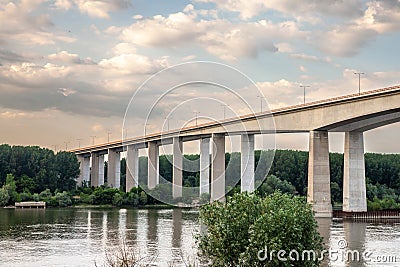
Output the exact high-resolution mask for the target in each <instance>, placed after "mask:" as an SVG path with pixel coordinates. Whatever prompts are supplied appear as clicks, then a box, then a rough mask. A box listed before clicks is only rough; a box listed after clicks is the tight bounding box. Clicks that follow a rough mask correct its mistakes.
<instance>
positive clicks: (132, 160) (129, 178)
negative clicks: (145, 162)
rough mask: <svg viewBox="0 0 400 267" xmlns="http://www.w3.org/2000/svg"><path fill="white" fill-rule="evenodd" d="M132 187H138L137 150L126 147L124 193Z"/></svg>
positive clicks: (132, 147)
mask: <svg viewBox="0 0 400 267" xmlns="http://www.w3.org/2000/svg"><path fill="white" fill-rule="evenodd" d="M133 187H139V149H138V148H137V147H135V146H128V147H127V155H126V192H129V191H131V189H132V188H133Z"/></svg>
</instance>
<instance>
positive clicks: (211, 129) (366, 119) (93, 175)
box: [70, 85, 400, 217]
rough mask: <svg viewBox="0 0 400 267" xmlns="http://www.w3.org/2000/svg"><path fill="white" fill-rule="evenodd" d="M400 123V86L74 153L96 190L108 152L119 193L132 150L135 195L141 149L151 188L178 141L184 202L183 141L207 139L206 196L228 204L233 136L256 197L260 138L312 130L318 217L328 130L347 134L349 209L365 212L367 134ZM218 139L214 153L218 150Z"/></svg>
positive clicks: (176, 162) (324, 206) (325, 197)
mask: <svg viewBox="0 0 400 267" xmlns="http://www.w3.org/2000/svg"><path fill="white" fill-rule="evenodd" d="M271 118H272V119H271ZM399 121H400V85H397V86H392V87H387V88H381V89H377V90H372V91H367V92H363V93H360V94H352V95H346V96H341V97H336V98H330V99H326V100H321V101H316V102H311V103H307V104H301V105H295V106H289V107H285V108H280V109H275V110H272V111H270V112H264V113H263V112H261V113H256V114H250V115H246V116H241V117H235V118H230V119H226V120H223V121H220V122H209V123H204V124H199V125H196V126H191V127H185V128H182V129H177V130H170V131H165V132H160V133H152V134H146V135H145V136H139V137H136V138H131V139H127V140H118V141H114V142H109V143H105V144H98V145H94V146H88V147H83V148H79V149H74V150H70V151H71V152H73V153H75V154H76V155H77V157H78V160H79V162H80V168H81V173H80V176H79V178H78V184H81V183H82V182H83V181H86V182H89V181H90V182H91V185H92V186H99V185H102V184H104V155H105V154H108V170H107V172H108V173H107V177H108V185H109V186H112V187H116V188H119V186H120V153H121V152H122V151H127V159H126V160H127V166H129V168H127V172H126V190H127V191H129V190H130V189H131V188H132V187H137V186H138V179H139V149H144V148H147V149H148V184H147V185H148V188H149V189H152V188H155V187H156V185H157V184H158V183H159V170H158V158H159V147H160V146H162V145H167V144H172V145H173V181H172V192H173V197H174V198H177V197H181V196H182V170H181V166H182V161H183V153H182V144H183V142H186V141H193V140H199V141H200V170H201V171H200V194H202V193H210V195H211V200H212V201H214V200H224V196H225V137H226V136H227V135H228V134H229V135H232V134H237V135H240V136H241V169H242V171H241V190H242V191H250V192H251V191H253V190H254V164H255V163H254V135H257V134H271V133H278V134H279V133H305V132H307V133H309V163H308V164H309V166H308V193H307V199H308V201H309V202H310V203H312V205H313V209H314V211H315V212H316V215H317V216H319V217H330V216H332V205H331V192H330V169H329V140H328V138H329V136H328V133H329V132H344V133H345V147H344V174H343V176H344V177H343V211H352V212H362V211H366V210H367V200H366V199H367V198H366V183H365V162H364V134H363V133H364V132H365V131H369V130H372V129H375V128H378V127H381V126H384V125H388V124H392V123H395V122H399ZM210 140H211V141H212V142H213V144H214V145H213V149H210ZM210 153H211V155H212V157H211V158H212V159H213V161H212V162H210ZM90 162H91V166H92V167H91V168H90ZM210 163H211V164H210ZM210 168H211V177H210V175H209V170H210Z"/></svg>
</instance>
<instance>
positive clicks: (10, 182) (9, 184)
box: [3, 174, 18, 205]
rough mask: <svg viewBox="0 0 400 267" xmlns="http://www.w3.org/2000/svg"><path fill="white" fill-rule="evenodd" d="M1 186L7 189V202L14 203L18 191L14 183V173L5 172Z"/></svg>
mask: <svg viewBox="0 0 400 267" xmlns="http://www.w3.org/2000/svg"><path fill="white" fill-rule="evenodd" d="M3 188H4V189H5V190H6V191H7V193H8V196H9V200H8V202H9V204H12V205H13V204H14V203H15V202H16V201H17V198H18V193H17V186H16V184H15V180H14V175H12V174H7V177H6V183H5V185H4V186H3Z"/></svg>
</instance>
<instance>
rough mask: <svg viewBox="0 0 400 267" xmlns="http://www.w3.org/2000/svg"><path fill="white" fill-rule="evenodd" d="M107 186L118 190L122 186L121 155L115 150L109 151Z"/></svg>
mask: <svg viewBox="0 0 400 267" xmlns="http://www.w3.org/2000/svg"><path fill="white" fill-rule="evenodd" d="M107 184H108V186H110V187H112V188H118V189H119V187H120V184H121V159H120V153H119V152H118V151H117V150H115V149H108V168H107Z"/></svg>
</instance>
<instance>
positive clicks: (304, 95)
mask: <svg viewBox="0 0 400 267" xmlns="http://www.w3.org/2000/svg"><path fill="white" fill-rule="evenodd" d="M300 87H302V88H303V91H304V93H303V97H304V104H305V103H306V88H307V87H311V86H310V85H300Z"/></svg>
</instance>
